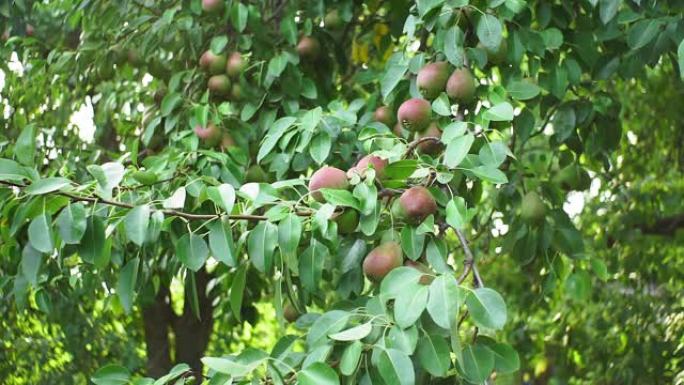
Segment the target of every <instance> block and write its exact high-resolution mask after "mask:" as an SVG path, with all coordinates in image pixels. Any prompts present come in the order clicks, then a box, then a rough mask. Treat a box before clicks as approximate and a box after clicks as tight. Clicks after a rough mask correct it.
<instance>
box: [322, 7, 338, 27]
mask: <svg viewBox="0 0 684 385" xmlns="http://www.w3.org/2000/svg"><path fill="white" fill-rule="evenodd" d="M323 24H324V25H325V28H328V29H331V30H335V29H339V28H340V27H341V26H342V18H341V17H340V12H339V11H338V10H337V9H333V10H332V11H330V12H328V13H327V14H326V15H325V17H324V18H323Z"/></svg>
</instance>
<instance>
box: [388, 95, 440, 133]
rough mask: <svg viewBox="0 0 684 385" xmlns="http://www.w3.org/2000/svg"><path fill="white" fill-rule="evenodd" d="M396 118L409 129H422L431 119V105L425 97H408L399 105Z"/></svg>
mask: <svg viewBox="0 0 684 385" xmlns="http://www.w3.org/2000/svg"><path fill="white" fill-rule="evenodd" d="M397 119H398V120H399V122H400V123H401V125H402V126H403V127H404V128H405V129H407V130H409V131H414V132H416V131H423V130H425V129H426V128H427V126H428V125H429V124H430V121H431V119H432V105H431V104H430V102H428V101H427V100H425V99H419V98H412V99H409V100H407V101H405V102H404V103H402V104H401V106H399V111H398V112H397Z"/></svg>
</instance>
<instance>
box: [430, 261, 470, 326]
mask: <svg viewBox="0 0 684 385" xmlns="http://www.w3.org/2000/svg"><path fill="white" fill-rule="evenodd" d="M463 297H464V295H463V290H461V288H460V287H459V286H458V282H457V281H456V278H454V277H453V275H451V274H444V275H440V276H438V277H437V278H435V280H433V281H432V283H431V284H430V296H429V298H428V303H427V311H428V314H430V317H432V320H433V321H435V323H436V324H437V325H438V326H440V327H442V328H444V329H447V330H451V328H452V327H453V326H454V324H455V322H456V318H457V317H458V312H459V308H460V307H461V306H462V305H463V301H464V298H463Z"/></svg>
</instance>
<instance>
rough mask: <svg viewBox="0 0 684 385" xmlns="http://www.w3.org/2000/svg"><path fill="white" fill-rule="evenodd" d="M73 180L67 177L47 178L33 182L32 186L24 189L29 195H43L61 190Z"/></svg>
mask: <svg viewBox="0 0 684 385" xmlns="http://www.w3.org/2000/svg"><path fill="white" fill-rule="evenodd" d="M70 183H71V182H70V181H69V179H65V178H45V179H39V180H38V181H36V182H34V183H31V185H30V186H28V187H26V189H25V190H24V191H25V192H26V193H27V194H28V195H42V194H47V193H51V192H53V191H59V190H61V189H63V188H64V187H66V186H68V185H69V184H70Z"/></svg>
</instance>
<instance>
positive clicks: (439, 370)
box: [417, 335, 451, 377]
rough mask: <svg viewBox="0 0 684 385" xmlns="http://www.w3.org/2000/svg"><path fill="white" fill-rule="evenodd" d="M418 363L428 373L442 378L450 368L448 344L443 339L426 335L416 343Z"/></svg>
mask: <svg viewBox="0 0 684 385" xmlns="http://www.w3.org/2000/svg"><path fill="white" fill-rule="evenodd" d="M417 355H418V362H419V363H420V366H422V367H423V368H424V369H425V370H426V371H427V372H428V373H430V374H431V375H433V376H435V377H444V376H445V375H446V374H447V371H448V370H449V367H450V366H451V360H450V358H449V344H447V342H446V340H445V339H444V337H441V336H436V335H427V336H424V337H423V338H421V339H420V341H419V342H418V354H417Z"/></svg>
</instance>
